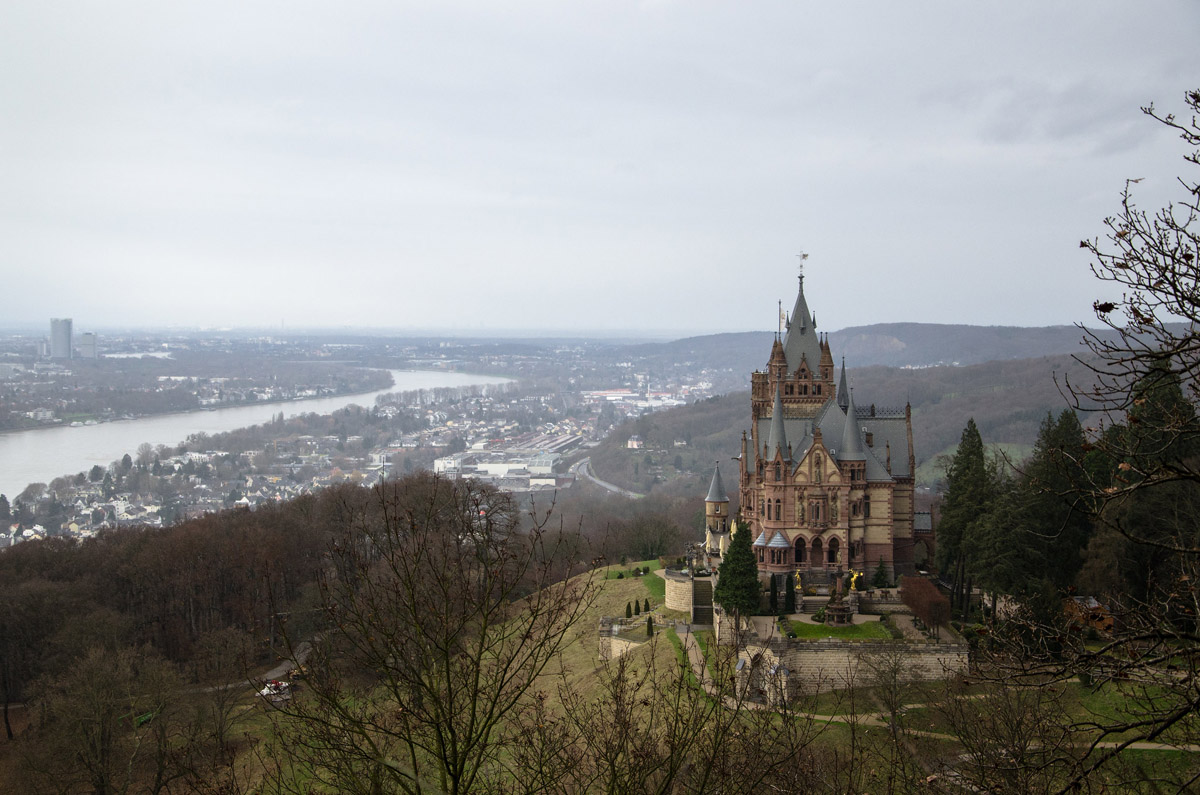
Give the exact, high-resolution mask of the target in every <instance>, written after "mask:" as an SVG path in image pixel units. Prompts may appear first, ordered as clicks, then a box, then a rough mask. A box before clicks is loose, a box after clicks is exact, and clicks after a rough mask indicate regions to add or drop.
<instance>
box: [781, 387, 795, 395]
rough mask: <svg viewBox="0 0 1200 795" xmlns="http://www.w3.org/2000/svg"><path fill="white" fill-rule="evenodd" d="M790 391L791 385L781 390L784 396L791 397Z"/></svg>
mask: <svg viewBox="0 0 1200 795" xmlns="http://www.w3.org/2000/svg"><path fill="white" fill-rule="evenodd" d="M792 389H793V387H792V385H791V384H788V385H787V386H785V387H784V388H783V394H785V395H791V394H792Z"/></svg>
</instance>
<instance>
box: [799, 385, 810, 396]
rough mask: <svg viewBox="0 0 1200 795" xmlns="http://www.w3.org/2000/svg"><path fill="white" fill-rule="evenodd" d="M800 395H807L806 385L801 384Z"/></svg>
mask: <svg viewBox="0 0 1200 795" xmlns="http://www.w3.org/2000/svg"><path fill="white" fill-rule="evenodd" d="M800 394H801V395H807V394H808V384H801V385H800Z"/></svg>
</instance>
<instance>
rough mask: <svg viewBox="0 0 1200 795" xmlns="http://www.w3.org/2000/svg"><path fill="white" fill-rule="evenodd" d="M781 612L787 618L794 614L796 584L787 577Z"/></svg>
mask: <svg viewBox="0 0 1200 795" xmlns="http://www.w3.org/2000/svg"><path fill="white" fill-rule="evenodd" d="M783 612H785V613H787V614H788V615H789V616H790V615H791V614H792V613H795V612H796V583H795V582H794V581H793V580H792V578H791V577H788V578H787V580H786V581H785V583H784V587H783Z"/></svg>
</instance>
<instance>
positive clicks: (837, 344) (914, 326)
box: [623, 323, 1086, 375]
mask: <svg viewBox="0 0 1200 795" xmlns="http://www.w3.org/2000/svg"><path fill="white" fill-rule="evenodd" d="M773 337H774V334H773V333H772V332H766V331H744V332H738V333H730V334H708V335H705V336H702V337H686V338H684V339H680V340H674V341H672V342H653V343H643V344H640V345H630V346H627V347H625V348H624V349H623V350H626V351H628V352H629V353H630V355H637V356H644V357H647V358H649V359H651V360H655V359H659V360H661V361H663V362H670V363H682V362H687V361H691V362H693V363H694V364H696V365H698V366H700V367H711V368H714V369H732V370H735V371H738V372H746V373H747V375H748V374H749V373H750V372H751V371H753V370H755V369H758V368H761V367H763V366H764V365H765V364H766V362H767V356H768V355H770V353H771V340H772V338H773ZM1082 338H1083V331H1082V330H1080V329H1079V328H1078V327H1076V326H1039V327H1034V328H1025V327H1021V326H960V325H941V324H937V323H877V324H875V325H871V326H853V327H851V328H845V329H841V330H840V331H834V332H831V333H830V335H829V342H830V345H831V347H832V348H833V355H834V358H835V361H836V362H837V363H838V364H839V365H840V364H841V357H842V356H845V357H846V364H847V365H848V366H849V367H851V368H855V367H868V366H871V365H876V364H881V365H887V366H889V367H926V366H931V365H937V364H958V365H970V364H980V363H982V362H989V361H1004V360H1011V359H1030V358H1034V357H1038V356H1053V355H1057V354H1083V353H1085V352H1086V351H1085V349H1084V348H1083V346H1082V345H1081V343H1080V340H1081V339H1082Z"/></svg>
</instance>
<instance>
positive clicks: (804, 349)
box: [783, 276, 821, 371]
mask: <svg viewBox="0 0 1200 795" xmlns="http://www.w3.org/2000/svg"><path fill="white" fill-rule="evenodd" d="M815 329H816V322H815V321H814V319H813V314H812V312H810V311H809V309H808V302H807V301H806V300H805V299H804V277H803V276H802V277H801V278H800V289H799V290H798V291H797V293H796V305H795V307H793V309H792V314H791V318H790V322H789V323H788V326H787V335H786V336H785V337H784V340H783V346H784V351H785V353H786V355H787V363H788V370H789V371H794V370H795V369H796V368H797V367H799V366H800V359H801V357H802V356H804V355H805V354H807V355H808V361H809V363H810V364H809V366H810V367H811V366H815V364H816V363H817V362H819V361H821V343H820V339H819V338H818V337H817V334H816V331H815Z"/></svg>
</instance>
